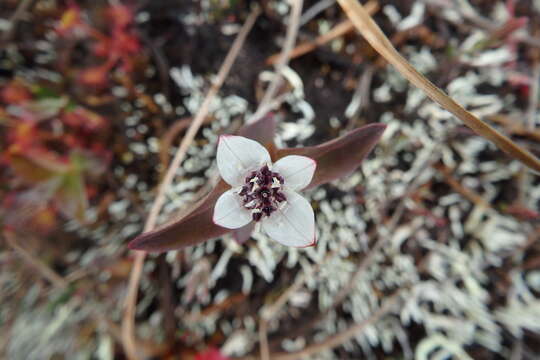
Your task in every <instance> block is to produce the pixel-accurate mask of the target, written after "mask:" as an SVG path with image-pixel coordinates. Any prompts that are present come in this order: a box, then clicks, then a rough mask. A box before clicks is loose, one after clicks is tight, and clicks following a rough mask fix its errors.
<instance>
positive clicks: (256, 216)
mask: <svg viewBox="0 0 540 360" xmlns="http://www.w3.org/2000/svg"><path fill="white" fill-rule="evenodd" d="M284 183H285V180H284V179H283V177H282V176H281V175H279V174H278V173H277V172H273V171H272V170H270V168H269V167H268V166H267V165H265V166H263V167H262V168H260V169H259V170H258V171H252V172H251V174H250V175H248V176H247V177H246V178H245V182H244V185H243V186H242V189H241V190H240V192H239V193H238V195H240V196H241V197H242V202H243V205H244V207H245V208H246V209H249V210H251V211H252V218H253V221H260V220H261V219H262V218H263V217H264V216H270V215H271V214H272V213H273V212H274V211H276V210H277V209H278V208H281V207H282V205H283V203H284V202H286V201H287V197H286V196H285V194H284V193H283V192H282V186H283V184H284Z"/></svg>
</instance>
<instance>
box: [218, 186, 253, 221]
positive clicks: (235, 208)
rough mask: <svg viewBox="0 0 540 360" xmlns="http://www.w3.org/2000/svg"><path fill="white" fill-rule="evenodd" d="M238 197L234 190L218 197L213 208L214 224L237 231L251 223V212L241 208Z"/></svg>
mask: <svg viewBox="0 0 540 360" xmlns="http://www.w3.org/2000/svg"><path fill="white" fill-rule="evenodd" d="M240 201H241V199H240V197H239V196H238V195H237V194H235V193H234V190H233V189H231V190H228V191H226V192H224V193H223V195H221V196H220V197H219V199H218V200H217V202H216V206H215V208H214V216H213V221H214V224H216V225H219V226H222V227H224V228H227V229H238V228H241V227H242V226H244V225H247V224H248V223H249V222H250V221H251V219H252V218H251V212H250V211H249V210H248V209H246V208H245V207H243V206H242V204H241V202H240Z"/></svg>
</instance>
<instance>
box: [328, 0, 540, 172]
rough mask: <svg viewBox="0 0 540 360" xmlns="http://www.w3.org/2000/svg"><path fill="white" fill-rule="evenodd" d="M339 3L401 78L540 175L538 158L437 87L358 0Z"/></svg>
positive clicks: (341, 0) (342, 0)
mask: <svg viewBox="0 0 540 360" xmlns="http://www.w3.org/2000/svg"><path fill="white" fill-rule="evenodd" d="M338 2H339V4H340V5H341V7H342V8H343V10H344V11H345V13H346V14H347V16H348V17H349V19H350V20H351V21H352V23H353V24H354V25H355V27H356V29H357V30H358V31H359V32H360V33H361V34H362V36H363V37H364V38H365V39H366V40H367V42H369V44H370V45H371V46H372V47H373V48H374V49H375V50H376V51H377V52H378V53H379V54H381V56H383V57H384V58H385V59H386V60H387V61H388V62H389V63H390V64H392V65H393V66H394V67H395V68H396V70H398V71H399V72H400V73H401V75H403V76H404V77H405V78H406V79H407V80H409V81H410V82H411V83H412V84H413V85H415V86H416V87H418V88H419V89H421V90H423V91H424V92H425V93H426V95H427V96H428V97H429V98H430V99H432V100H433V101H435V102H437V103H438V104H439V105H441V106H442V107H443V108H444V109H446V110H448V111H450V112H451V113H452V114H454V115H455V116H456V117H457V118H458V119H460V120H461V121H463V122H464V123H465V125H467V126H468V127H470V128H471V129H472V130H474V131H475V132H476V133H477V134H479V135H481V136H483V137H485V138H486V139H488V140H491V141H492V142H493V143H495V144H496V145H497V146H498V147H499V148H500V149H501V150H503V151H505V152H506V153H507V154H509V155H510V156H512V157H514V158H516V159H518V160H519V161H521V162H522V163H523V164H525V165H527V166H528V167H529V168H531V169H534V170H536V171H538V172H540V160H539V159H538V158H536V157H535V156H534V155H533V154H531V153H530V152H529V151H527V150H526V149H524V148H522V147H520V146H519V145H518V144H516V143H515V142H513V141H512V140H511V139H510V138H508V137H507V136H504V135H502V134H501V133H499V132H498V131H497V130H495V129H494V128H493V127H491V126H490V125H488V124H487V123H485V122H483V121H482V120H480V119H479V118H477V117H476V116H474V115H473V114H471V113H470V112H468V111H467V110H465V109H464V108H463V107H461V105H459V104H458V103H457V102H455V101H454V100H453V99H452V98H450V97H449V96H448V95H446V94H445V93H444V92H443V91H442V90H441V89H439V88H438V87H436V86H435V85H434V84H433V83H431V82H430V81H429V80H428V79H427V78H426V77H424V76H423V75H422V74H420V73H419V72H418V71H417V70H416V69H415V68H414V67H413V66H412V65H411V64H409V63H408V62H407V60H405V58H403V56H401V55H400V54H399V52H398V51H397V50H396V49H395V48H394V46H393V45H392V43H391V42H390V40H388V38H387V37H386V36H385V35H384V33H383V32H382V30H381V29H380V28H379V26H378V25H377V24H376V23H375V21H373V19H372V18H371V16H370V15H369V14H368V13H367V11H366V10H365V9H364V7H363V6H362V5H360V4H359V3H358V1H355V0H338Z"/></svg>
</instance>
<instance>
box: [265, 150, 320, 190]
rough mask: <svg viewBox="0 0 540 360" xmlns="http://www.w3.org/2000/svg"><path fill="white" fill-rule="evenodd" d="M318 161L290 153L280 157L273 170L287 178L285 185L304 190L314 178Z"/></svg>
mask: <svg viewBox="0 0 540 360" xmlns="http://www.w3.org/2000/svg"><path fill="white" fill-rule="evenodd" d="M316 167H317V163H316V162H315V160H313V159H311V158H308V157H306V156H300V155H289V156H285V157H284V158H281V159H279V160H278V161H277V162H276V163H275V164H274V166H273V167H272V170H273V171H275V172H277V173H279V174H280V175H281V176H283V178H284V179H285V186H286V187H287V188H289V189H292V190H302V189H303V188H305V187H307V186H308V185H309V183H310V182H311V179H312V178H313V174H314V173H315V168H316Z"/></svg>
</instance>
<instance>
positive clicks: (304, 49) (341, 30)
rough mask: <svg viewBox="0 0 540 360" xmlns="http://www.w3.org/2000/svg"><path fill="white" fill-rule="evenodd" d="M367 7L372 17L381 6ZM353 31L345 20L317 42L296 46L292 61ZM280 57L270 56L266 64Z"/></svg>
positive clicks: (276, 55)
mask: <svg viewBox="0 0 540 360" xmlns="http://www.w3.org/2000/svg"><path fill="white" fill-rule="evenodd" d="M365 7H366V11H367V12H368V13H369V14H370V15H373V14H375V13H376V12H377V10H378V9H379V4H378V2H377V1H370V2H368V3H367V4H366V5H365ZM353 29H354V25H353V24H352V22H351V20H349V19H347V20H344V21H342V22H340V23H339V24H337V25H336V26H334V27H333V28H332V29H330V31H328V32H327V33H325V34H323V35H320V36H318V37H317V38H316V39H315V40H313V41H306V42H303V43H301V44H299V45H298V46H296V47H295V48H294V49H293V50H292V51H291V55H290V59H296V58H297V57H300V56H302V55H305V54H307V53H308V52H311V51H313V50H315V49H316V48H318V47H319V46H323V45H324V44H326V43H328V42H330V41H332V40H334V39H336V38H338V37H340V36H343V35H345V34H347V33H349V32H351V31H352V30H353ZM280 55H281V54H274V55H272V56H270V57H269V58H268V59H266V63H267V64H268V65H274V64H276V63H277V61H278V60H279V59H280Z"/></svg>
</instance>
